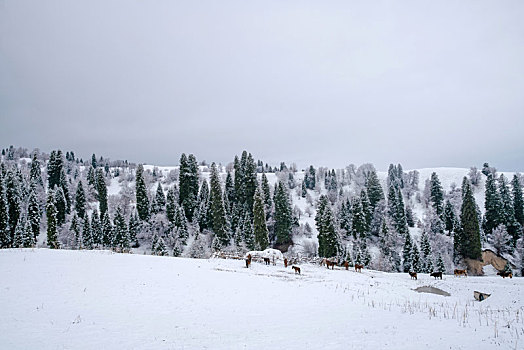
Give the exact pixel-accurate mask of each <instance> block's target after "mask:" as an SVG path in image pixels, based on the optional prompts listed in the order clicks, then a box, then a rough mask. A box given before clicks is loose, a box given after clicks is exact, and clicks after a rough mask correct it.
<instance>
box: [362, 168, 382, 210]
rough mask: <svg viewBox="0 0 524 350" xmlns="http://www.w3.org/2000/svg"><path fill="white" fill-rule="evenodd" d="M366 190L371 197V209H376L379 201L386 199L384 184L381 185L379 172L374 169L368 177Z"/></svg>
mask: <svg viewBox="0 0 524 350" xmlns="http://www.w3.org/2000/svg"><path fill="white" fill-rule="evenodd" d="M366 191H367V195H368V198H369V204H370V206H371V211H374V210H375V207H376V206H377V203H378V202H380V201H381V200H384V199H385V197H384V191H383V190H382V186H381V185H380V181H379V179H378V177H377V172H376V171H375V170H374V169H373V170H372V171H370V172H369V174H368V176H367V178H366Z"/></svg>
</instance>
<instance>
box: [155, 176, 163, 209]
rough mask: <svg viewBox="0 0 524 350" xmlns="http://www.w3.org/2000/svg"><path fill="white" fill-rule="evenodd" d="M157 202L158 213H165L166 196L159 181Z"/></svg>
mask: <svg viewBox="0 0 524 350" xmlns="http://www.w3.org/2000/svg"><path fill="white" fill-rule="evenodd" d="M155 201H156V205H157V210H158V212H159V213H162V212H164V209H165V206H166V196H165V195H164V190H163V189H162V185H161V184H160V181H158V186H157V188H156V195H155Z"/></svg>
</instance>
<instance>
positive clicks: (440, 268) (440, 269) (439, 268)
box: [437, 253, 446, 273]
mask: <svg viewBox="0 0 524 350" xmlns="http://www.w3.org/2000/svg"><path fill="white" fill-rule="evenodd" d="M437 272H442V273H445V272H446V266H445V265H444V260H442V254H441V253H438V258H437Z"/></svg>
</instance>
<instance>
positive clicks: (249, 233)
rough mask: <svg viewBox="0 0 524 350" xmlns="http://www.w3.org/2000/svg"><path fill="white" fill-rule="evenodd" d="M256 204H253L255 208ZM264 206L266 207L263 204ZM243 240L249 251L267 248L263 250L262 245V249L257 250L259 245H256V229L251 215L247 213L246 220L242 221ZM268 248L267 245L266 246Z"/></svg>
mask: <svg viewBox="0 0 524 350" xmlns="http://www.w3.org/2000/svg"><path fill="white" fill-rule="evenodd" d="M255 205H256V204H255V203H253V206H255ZM262 205H264V204H263V203H262ZM241 236H242V239H243V244H244V245H245V247H246V248H247V249H249V250H264V249H266V248H262V245H261V246H260V248H257V245H256V237H255V227H254V225H253V223H252V222H251V215H250V214H249V213H248V212H246V214H245V215H244V220H243V221H242V234H241ZM266 239H267V242H268V243H267V244H268V245H269V239H268V238H266ZM266 247H267V245H266Z"/></svg>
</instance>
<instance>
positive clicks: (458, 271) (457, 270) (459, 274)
mask: <svg viewBox="0 0 524 350" xmlns="http://www.w3.org/2000/svg"><path fill="white" fill-rule="evenodd" d="M453 274H454V275H455V277H457V276H461V275H464V276H466V277H468V272H467V271H466V270H459V269H455V270H454V271H453Z"/></svg>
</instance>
